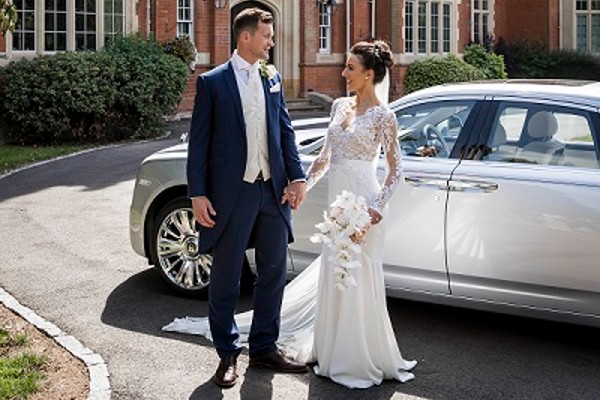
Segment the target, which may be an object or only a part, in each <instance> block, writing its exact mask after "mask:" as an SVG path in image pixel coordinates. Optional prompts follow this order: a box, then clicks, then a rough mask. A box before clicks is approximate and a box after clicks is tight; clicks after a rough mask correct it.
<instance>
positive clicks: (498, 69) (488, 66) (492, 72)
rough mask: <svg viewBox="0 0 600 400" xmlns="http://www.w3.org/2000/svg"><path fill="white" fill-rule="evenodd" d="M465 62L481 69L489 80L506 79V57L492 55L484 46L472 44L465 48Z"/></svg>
mask: <svg viewBox="0 0 600 400" xmlns="http://www.w3.org/2000/svg"><path fill="white" fill-rule="evenodd" d="M463 60H464V61H465V62H466V63H467V64H471V65H472V66H474V67H476V68H478V69H480V70H481V71H482V72H483V73H484V75H485V77H486V78H487V79H506V78H507V77H508V75H507V73H506V71H505V70H504V57H503V56H501V55H498V54H494V53H491V52H489V51H487V50H486V49H485V47H483V46H482V45H479V44H472V45H470V46H467V47H465V50H464V56H463Z"/></svg>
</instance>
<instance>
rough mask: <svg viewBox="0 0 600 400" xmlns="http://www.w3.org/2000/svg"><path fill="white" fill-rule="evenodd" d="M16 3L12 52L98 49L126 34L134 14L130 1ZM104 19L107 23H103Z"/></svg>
mask: <svg viewBox="0 0 600 400" xmlns="http://www.w3.org/2000/svg"><path fill="white" fill-rule="evenodd" d="M13 1H14V4H15V6H16V8H17V14H18V20H17V24H16V26H15V30H14V32H13V34H12V50H13V51H33V52H36V53H37V54H43V53H44V52H55V51H65V50H70V51H73V50H75V51H77V50H96V49H97V48H98V47H99V46H102V45H103V43H104V42H105V40H106V39H107V38H110V37H112V36H114V35H116V34H124V33H126V30H127V25H126V18H127V15H128V13H130V12H132V8H131V7H127V4H129V3H128V2H126V0H13ZM188 3H189V4H192V3H193V0H189V1H188ZM102 17H103V18H104V23H103V24H101V23H99V22H100V21H101V19H100V18H102ZM38 34H39V36H38ZM40 38H41V43H40V42H39V41H40Z"/></svg>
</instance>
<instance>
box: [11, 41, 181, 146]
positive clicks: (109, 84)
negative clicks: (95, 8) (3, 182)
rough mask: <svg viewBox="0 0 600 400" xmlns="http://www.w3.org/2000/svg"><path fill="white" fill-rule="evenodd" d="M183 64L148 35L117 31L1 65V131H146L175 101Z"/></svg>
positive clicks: (74, 138) (15, 140)
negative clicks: (92, 42) (77, 48)
mask: <svg viewBox="0 0 600 400" xmlns="http://www.w3.org/2000/svg"><path fill="white" fill-rule="evenodd" d="M187 77H188V70H187V66H186V65H185V64H184V63H183V62H182V61H181V60H179V59H177V58H175V57H172V56H170V55H167V54H165V53H164V51H163V48H162V45H161V44H159V43H158V42H156V41H154V40H152V39H142V38H139V37H127V38H124V37H118V38H115V39H114V40H112V41H111V42H110V43H109V44H108V45H107V47H106V48H105V49H104V50H102V51H99V52H83V53H74V52H65V53H58V54H56V55H52V56H42V57H39V58H36V59H34V60H22V61H18V62H13V63H11V64H9V65H8V66H7V67H6V68H5V69H4V70H2V69H0V98H2V99H3V100H2V102H1V103H0V133H1V134H2V137H3V139H4V141H5V142H6V143H9V144H61V143H74V142H78V143H82V142H109V141H119V140H123V139H129V138H139V137H147V136H151V135H153V134H154V133H156V132H159V129H158V128H159V127H160V126H161V121H162V116H163V115H165V114H168V113H170V112H172V111H173V110H174V109H175V107H176V106H177V104H178V102H179V100H180V99H181V94H182V92H183V89H184V88H185V85H186V82H187Z"/></svg>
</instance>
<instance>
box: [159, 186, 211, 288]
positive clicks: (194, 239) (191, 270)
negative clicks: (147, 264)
mask: <svg viewBox="0 0 600 400" xmlns="http://www.w3.org/2000/svg"><path fill="white" fill-rule="evenodd" d="M200 229H201V227H200V225H199V224H198V223H197V222H196V220H195V219H194V212H193V210H192V205H191V202H190V201H189V199H185V198H179V199H175V200H173V201H171V202H169V203H167V205H165V206H164V207H163V208H162V209H161V210H160V211H159V212H158V214H157V216H156V219H155V220H154V224H153V229H152V233H151V239H150V240H151V243H150V257H151V261H152V263H153V264H154V267H155V268H156V270H157V271H158V273H159V274H160V276H161V277H162V278H163V279H164V281H165V282H166V283H167V284H168V285H169V286H170V287H171V288H172V289H175V290H176V291H177V292H179V293H182V294H185V295H189V296H204V295H206V292H207V290H208V284H209V283H210V269H211V266H212V255H210V254H201V253H199V252H198V237H199V234H200Z"/></svg>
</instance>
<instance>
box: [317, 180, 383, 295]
mask: <svg viewBox="0 0 600 400" xmlns="http://www.w3.org/2000/svg"><path fill="white" fill-rule="evenodd" d="M323 219H324V221H323V222H321V223H319V224H317V225H315V226H316V227H317V229H319V232H318V233H315V234H314V235H313V236H312V237H311V238H310V240H311V241H312V242H313V243H323V244H325V245H326V246H328V247H329V248H331V249H332V256H331V257H330V258H329V261H331V262H333V265H334V268H335V287H336V288H338V289H340V290H346V289H348V287H350V286H356V280H355V279H354V277H353V276H352V274H351V270H352V269H354V268H359V267H360V265H361V264H360V262H359V261H356V260H355V259H354V257H355V256H356V255H357V254H360V252H361V247H360V244H361V243H362V241H363V239H364V237H365V235H366V233H367V230H368V229H369V226H370V221H371V218H370V216H369V213H368V211H367V202H366V201H365V199H364V197H362V196H357V195H355V194H354V193H352V192H349V191H346V190H344V191H343V192H342V193H341V194H339V195H337V196H336V199H335V201H334V202H333V203H331V205H330V210H329V213H327V212H326V211H325V212H323Z"/></svg>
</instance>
